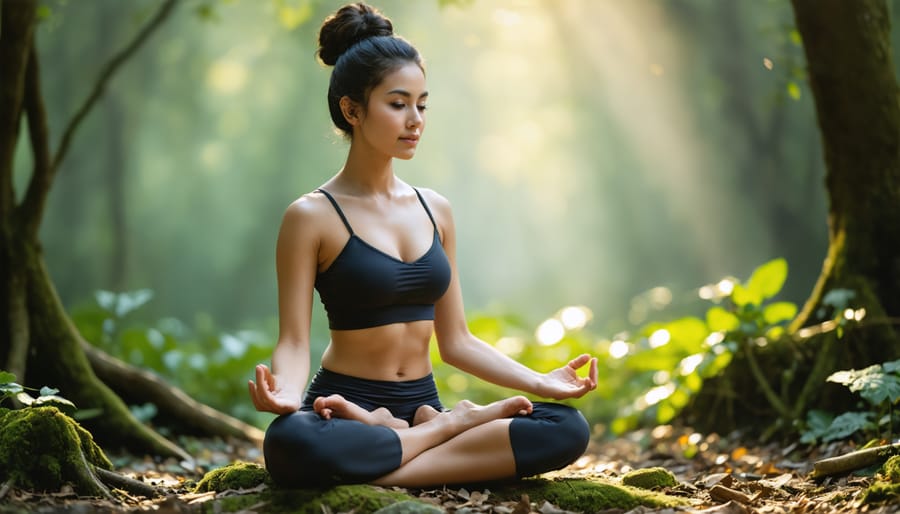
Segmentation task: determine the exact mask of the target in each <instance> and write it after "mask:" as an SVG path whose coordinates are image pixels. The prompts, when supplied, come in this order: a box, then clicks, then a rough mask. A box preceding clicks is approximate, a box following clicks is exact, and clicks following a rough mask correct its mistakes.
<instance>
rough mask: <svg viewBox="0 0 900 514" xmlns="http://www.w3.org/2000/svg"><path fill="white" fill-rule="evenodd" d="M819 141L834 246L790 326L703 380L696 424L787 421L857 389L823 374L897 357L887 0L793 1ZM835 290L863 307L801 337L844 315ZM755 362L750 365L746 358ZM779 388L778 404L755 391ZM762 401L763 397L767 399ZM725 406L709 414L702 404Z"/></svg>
mask: <svg viewBox="0 0 900 514" xmlns="http://www.w3.org/2000/svg"><path fill="white" fill-rule="evenodd" d="M792 3H793V7H794V14H795V18H796V23H797V28H798V29H799V31H800V34H801V36H802V38H803V46H804V50H805V52H806V59H807V64H808V75H809V83H810V86H811V88H812V92H813V96H814V99H815V105H816V113H817V118H818V123H819V128H820V131H821V134H822V146H823V149H824V152H825V164H826V174H825V186H826V189H827V192H828V197H829V200H830V204H829V214H828V226H829V248H828V254H827V256H826V258H825V262H824V264H823V267H822V272H821V274H820V276H819V279H818V281H817V283H816V285H815V287H814V289H813V291H812V293H811V295H810V297H809V299H808V300H807V301H806V304H805V305H804V307H803V308H802V309H801V311H800V313H799V314H798V316H797V318H796V319H795V320H794V321H793V322H792V323H791V325H790V326H789V327H788V333H789V334H791V335H792V336H793V337H791V338H785V340H783V341H780V342H778V343H776V344H770V345H768V346H767V347H765V348H759V347H755V346H754V345H752V344H747V345H745V346H744V348H742V350H741V351H740V352H739V353H738V354H737V355H736V358H735V360H734V361H733V363H732V364H731V365H730V366H729V367H728V368H727V370H726V371H725V373H724V374H723V375H722V376H720V377H717V378H716V379H714V380H709V381H707V382H706V383H705V384H704V387H703V389H702V391H701V392H700V394H699V395H698V396H697V397H696V398H695V400H694V402H693V403H692V405H691V406H690V408H689V409H687V410H686V411H685V416H686V418H687V420H688V422H690V423H692V424H693V425H694V426H696V427H697V428H699V429H701V430H719V431H723V430H730V429H733V428H736V427H754V426H759V424H760V423H765V422H767V421H768V422H771V420H772V419H773V418H776V419H778V420H779V421H780V422H781V423H782V428H790V425H791V424H792V423H793V422H794V421H796V420H797V419H798V418H802V416H803V414H804V413H805V412H806V411H807V410H808V409H810V408H814V407H815V408H823V409H826V410H830V411H832V412H840V411H843V410H850V409H852V408H853V405H852V403H851V402H852V401H855V398H854V397H853V396H851V395H850V394H849V392H848V391H847V390H846V388H844V387H843V386H839V385H835V384H829V383H826V382H825V379H826V378H827V377H828V375H829V374H831V373H832V372H834V371H837V370H840V369H848V368H861V367H865V366H868V365H871V364H875V363H880V362H884V361H888V360H892V359H896V358H898V356H900V342H898V338H897V334H896V332H895V330H894V328H893V325H894V324H896V323H897V319H898V318H900V295H898V294H897V291H898V290H900V250H898V245H897V242H900V104H898V96H897V93H898V89H897V81H896V77H895V72H894V67H893V61H892V56H891V46H890V45H891V43H890V18H889V16H888V9H887V5H886V4H885V2H884V0H854V1H853V2H847V1H845V0H792ZM835 289H849V290H852V291H853V292H854V297H853V299H852V301H851V304H850V307H852V308H853V309H865V313H866V315H865V318H864V319H863V320H862V322H861V323H859V324H858V325H857V326H852V325H851V326H849V327H848V328H847V330H845V331H844V332H843V336H842V337H841V338H840V339H838V333H837V332H833V331H832V332H827V333H820V334H817V335H815V336H813V337H811V338H805V337H803V335H804V331H803V330H802V328H803V327H806V326H809V325H812V324H817V323H819V322H821V321H824V320H826V319H830V318H834V317H835V316H839V315H840V313H835V312H832V311H833V309H831V308H829V307H828V306H826V305H824V304H823V298H824V296H825V295H826V294H827V293H828V292H829V291H832V290H835ZM754 367H755V368H756V370H757V375H756V376H754V374H753V369H754ZM767 388H768V390H769V391H770V392H776V394H780V398H781V400H782V401H783V403H784V408H783V409H781V411H780V412H779V409H777V408H775V407H773V404H772V402H766V401H764V400H761V398H764V394H765V389H767ZM767 403H768V405H767ZM710 412H716V413H724V414H725V415H718V416H714V417H712V418H711V417H710V416H709V414H708V413H710Z"/></svg>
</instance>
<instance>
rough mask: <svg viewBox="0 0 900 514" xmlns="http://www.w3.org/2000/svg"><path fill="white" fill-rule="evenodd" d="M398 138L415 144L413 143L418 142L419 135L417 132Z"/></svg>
mask: <svg viewBox="0 0 900 514" xmlns="http://www.w3.org/2000/svg"><path fill="white" fill-rule="evenodd" d="M400 140H401V141H405V142H407V143H411V144H415V143H418V142H419V135H418V134H410V135H408V136H402V137H401V138H400Z"/></svg>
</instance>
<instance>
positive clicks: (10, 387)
mask: <svg viewBox="0 0 900 514" xmlns="http://www.w3.org/2000/svg"><path fill="white" fill-rule="evenodd" d="M24 390H25V388H24V387H22V386H20V385H19V384H17V383H15V382H6V383H5V384H0V393H3V394H4V395H10V396H12V395H15V394H19V393H21V392H22V391H24Z"/></svg>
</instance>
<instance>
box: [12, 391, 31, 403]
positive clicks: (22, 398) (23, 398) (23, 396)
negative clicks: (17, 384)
mask: <svg viewBox="0 0 900 514" xmlns="http://www.w3.org/2000/svg"><path fill="white" fill-rule="evenodd" d="M16 400H19V403H21V404H22V405H31V404H32V403H34V398H33V397H32V396H31V395H30V394H28V393H26V392H24V391H22V392H21V393H18V394H16Z"/></svg>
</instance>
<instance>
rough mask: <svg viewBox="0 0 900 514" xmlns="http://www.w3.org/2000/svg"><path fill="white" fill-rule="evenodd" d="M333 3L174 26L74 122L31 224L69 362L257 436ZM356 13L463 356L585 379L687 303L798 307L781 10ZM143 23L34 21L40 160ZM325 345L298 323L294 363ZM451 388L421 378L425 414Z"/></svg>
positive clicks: (820, 210)
mask: <svg viewBox="0 0 900 514" xmlns="http://www.w3.org/2000/svg"><path fill="white" fill-rule="evenodd" d="M342 3H343V2H338V1H330V0H328V1H325V0H318V1H316V0H271V1H250V0H243V1H238V0H233V1H225V2H202V1H195V2H185V3H184V4H183V5H181V6H180V7H179V9H178V10H177V12H176V13H175V14H174V15H173V16H172V18H171V19H170V20H169V21H168V22H167V23H166V24H165V25H164V26H163V27H162V28H161V29H160V30H159V32H158V33H156V34H154V36H153V38H152V39H151V41H150V42H149V44H148V45H147V46H146V48H143V49H141V51H140V52H139V53H138V54H137V55H136V56H135V57H133V59H132V60H131V61H129V63H128V64H127V65H126V66H125V67H124V68H123V69H122V70H121V72H120V73H119V74H118V75H117V76H116V78H115V79H114V81H113V82H112V83H111V86H110V88H109V89H108V90H107V91H106V92H105V96H104V97H103V99H102V101H101V103H100V104H99V105H98V106H97V108H96V109H95V110H94V111H93V112H92V113H91V115H90V117H89V118H88V119H87V120H86V122H85V124H84V126H83V127H82V129H81V131H80V132H79V134H78V135H77V137H76V140H75V142H74V145H73V147H72V150H71V153H70V154H69V156H68V158H67V160H66V162H65V163H64V164H63V169H62V171H61V173H60V176H59V179H58V181H57V182H56V184H55V186H54V191H53V192H52V194H51V196H50V204H49V206H48V211H47V215H46V219H45V222H44V224H43V227H42V233H41V239H42V241H43V243H44V247H45V252H46V260H47V263H48V266H49V270H50V273H51V275H52V278H53V281H54V283H55V284H56V286H57V288H58V290H59V293H60V296H61V298H62V300H63V302H64V304H65V305H66V307H67V309H68V310H69V311H70V312H71V313H72V315H73V317H74V319H75V321H76V323H77V324H78V326H79V328H80V329H81V330H82V333H83V334H84V335H85V337H86V338H87V339H88V340H90V341H91V342H92V343H95V344H98V345H100V346H103V347H104V348H106V349H108V350H110V351H112V352H114V353H116V354H118V355H120V356H122V357H123V358H124V359H125V360H128V361H129V362H132V363H134V364H137V365H142V366H147V367H150V368H153V369H156V370H157V371H158V372H160V373H162V374H164V375H166V376H169V378H171V379H173V380H175V381H177V382H180V385H181V386H182V387H185V389H186V390H187V391H188V392H190V393H191V394H193V395H195V396H198V397H200V399H202V400H206V401H210V403H213V404H218V405H217V406H218V407H220V408H227V410H229V411H230V412H232V413H233V414H236V415H238V416H240V417H243V418H245V419H251V420H254V421H255V422H257V423H258V424H263V423H264V422H265V420H266V419H268V418H266V416H265V415H255V414H254V413H253V412H252V406H251V405H250V402H249V401H248V399H247V398H246V392H245V384H246V379H248V378H251V376H252V367H253V365H254V364H255V363H256V362H264V361H267V360H268V358H269V354H270V352H271V349H272V346H273V345H274V341H275V337H276V331H275V327H276V315H277V305H276V284H275V274H274V247H275V238H276V235H277V230H278V226H279V223H280V220H281V215H282V213H283V211H284V209H285V208H286V207H287V205H288V204H289V203H290V202H291V201H293V200H294V199H295V198H297V197H298V196H300V195H301V194H303V193H305V192H308V191H310V190H312V189H314V188H316V187H317V186H318V185H320V184H321V183H323V182H324V181H325V180H327V178H328V177H330V176H331V175H332V174H333V173H335V172H336V171H337V170H338V169H339V168H340V166H341V165H342V163H343V159H344V157H345V154H346V148H347V147H346V144H345V143H344V142H343V141H342V140H341V139H340V137H339V136H337V135H335V134H334V132H333V131H332V127H331V123H330V120H329V117H328V112H327V106H326V103H325V93H326V91H327V84H328V77H329V69H328V68H325V67H324V66H321V65H320V64H318V63H317V61H316V60H315V57H314V53H315V50H316V34H317V30H318V27H319V24H320V22H321V20H322V19H323V18H324V17H325V16H326V15H327V14H329V13H330V12H333V11H334V10H335V9H336V8H337V7H338V6H339V5H341V4H342ZM372 3H373V5H376V6H377V7H378V8H380V9H381V10H382V11H383V12H384V13H385V14H386V15H388V16H389V17H390V18H391V19H392V20H393V22H394V25H395V30H396V32H397V33H399V34H400V35H402V36H404V37H406V38H407V39H410V40H411V41H412V42H413V43H414V44H415V45H416V46H417V47H418V48H419V50H420V51H421V52H422V53H423V54H424V56H425V59H426V66H427V76H428V87H429V91H430V97H429V111H428V126H427V130H426V132H425V137H424V138H423V143H422V145H421V146H420V148H419V152H418V153H417V155H416V157H415V159H413V160H412V161H409V162H398V163H397V171H398V174H399V175H400V176H401V177H402V178H403V179H404V180H406V181H408V182H410V183H412V184H414V185H419V186H423V187H430V188H433V189H435V190H437V191H439V192H441V193H442V194H443V195H445V196H446V197H447V198H449V199H450V201H451V202H452V203H453V205H454V211H455V216H456V225H457V232H458V239H459V241H458V248H459V250H458V251H459V256H458V262H459V267H460V275H461V280H462V285H463V293H464V299H465V302H466V308H467V311H469V313H470V315H471V319H472V323H473V330H475V331H476V332H477V333H479V334H481V335H482V336H483V337H485V339H487V340H489V341H490V342H492V343H498V344H501V345H505V348H506V349H507V350H509V351H510V352H511V353H516V354H517V356H520V357H522V358H523V359H524V358H531V359H534V360H537V361H540V362H539V363H538V365H539V366H540V365H541V362H544V361H546V366H548V367H549V366H550V365H551V364H552V365H556V363H557V362H558V361H564V360H565V359H566V357H567V356H569V354H570V351H571V350H572V349H573V348H576V347H577V348H584V349H587V350H589V351H594V352H595V353H598V354H599V355H601V357H603V358H604V359H607V358H608V357H609V356H610V351H609V349H610V344H609V343H610V341H612V340H614V339H616V334H620V333H623V332H627V331H631V330H636V329H637V327H640V326H642V325H644V324H646V323H648V322H651V321H653V320H670V319H676V318H677V317H679V316H683V315H688V314H695V315H702V313H703V312H704V311H705V310H706V308H707V307H708V303H704V300H702V299H701V297H700V294H699V293H700V292H701V291H702V290H701V287H702V286H704V285H708V284H715V283H718V282H719V281H720V280H721V279H722V278H723V277H727V276H734V277H740V278H741V279H744V278H746V277H748V276H749V275H750V274H751V272H752V271H753V270H754V269H755V268H756V267H757V266H759V265H760V264H762V263H764V262H768V261H771V260H772V259H774V258H778V257H783V258H784V259H785V260H786V261H787V263H788V265H789V270H790V271H789V274H788V277H787V281H786V282H785V284H784V288H783V289H782V290H781V293H780V295H779V298H780V299H782V300H785V301H788V302H793V303H797V304H799V303H802V302H803V300H804V299H805V298H806V297H807V296H808V294H809V292H810V290H811V288H812V286H813V283H814V282H815V279H816V277H817V276H818V273H819V271H820V269H821V263H822V260H823V258H824V255H825V250H826V248H827V229H826V212H827V206H826V203H825V202H826V195H825V190H824V187H823V177H824V164H823V159H822V151H821V144H820V139H819V133H818V128H817V126H816V122H815V113H814V108H813V102H812V97H811V95H810V93H809V90H808V87H807V85H806V81H805V76H804V71H803V68H804V65H805V64H804V58H803V51H802V48H801V43H800V40H799V37H798V36H797V34H796V31H795V30H794V27H793V14H792V11H791V6H790V4H789V2H788V1H787V0H764V1H753V2H738V1H729V2H724V1H722V2H708V1H702V0H666V1H656V0H653V1H651V0H639V1H635V0H631V1H628V2H621V1H613V0H604V1H595V0H565V1H558V2H557V1H550V0H543V1H539V0H471V1H467V0H456V1H445V0H419V1H415V2H410V1H397V0H381V1H379V2H372ZM156 5H157V2H155V1H151V0H137V1H130V2H121V1H117V0H96V1H92V2H67V1H52V2H48V3H47V6H48V7H49V9H48V15H47V17H46V18H45V19H44V20H43V22H42V23H41V25H40V26H39V29H38V30H39V33H38V37H37V41H38V45H39V50H40V53H41V55H42V57H43V61H42V66H43V70H42V72H43V76H44V93H45V98H46V101H47V103H48V113H49V116H50V120H49V121H50V126H51V131H54V132H53V134H54V135H55V136H56V137H57V138H58V137H59V127H60V126H61V125H62V124H63V123H64V122H65V121H66V120H67V119H69V118H70V117H71V115H72V112H73V110H74V109H75V108H76V107H77V105H78V104H79V102H80V101H81V100H82V99H83V98H84V97H85V96H86V95H87V94H88V89H89V88H90V87H91V85H92V84H93V81H94V77H96V75H97V74H98V72H99V70H100V67H101V66H102V65H103V63H105V62H106V61H107V60H108V59H109V57H110V55H111V54H112V53H113V52H114V51H116V49H118V48H120V47H121V46H122V44H123V43H124V42H125V41H127V40H128V38H130V37H131V36H132V34H133V33H134V32H135V31H136V30H137V28H138V27H139V26H140V24H141V22H142V21H143V20H145V19H146V17H147V16H149V15H150V14H151V13H152V11H153V10H154V8H155V6H156ZM895 21H896V16H895ZM895 46H896V44H895ZM894 54H895V56H896V55H898V54H900V52H897V51H896V50H895V53H894ZM23 134H24V133H23ZM23 137H24V135H23ZM26 148H27V145H26V144H20V145H19V152H20V155H18V156H17V159H18V163H17V167H16V169H18V170H20V171H22V175H23V176H22V182H24V180H25V178H26V177H25V176H24V175H25V170H28V169H29V166H28V164H27V163H28V159H29V158H30V157H29V155H28V154H27V150H26ZM22 186H23V184H18V183H17V187H20V188H21V187H22ZM120 293H121V294H120ZM566 306H579V308H578V309H576V310H571V309H570V310H569V311H568V312H569V314H572V315H574V316H575V317H576V318H578V317H579V316H581V317H582V318H583V319H581V320H578V319H576V320H575V321H572V322H571V323H568V322H567V324H566V326H567V327H569V328H571V329H573V330H575V331H577V334H575V335H572V336H571V337H573V338H574V339H575V340H576V341H577V342H576V343H573V345H570V346H565V345H563V346H560V347H559V348H560V349H561V351H558V352H554V351H551V350H552V349H551V346H552V343H554V342H556V341H560V339H559V338H555V337H553V335H552V334H551V335H550V336H547V335H546V333H544V334H543V335H542V334H541V333H535V330H536V329H537V328H538V327H539V326H540V327H542V329H543V330H545V331H546V330H551V331H552V329H553V326H547V325H546V324H543V325H542V323H543V322H544V321H545V320H547V319H549V318H552V317H554V316H556V317H559V316H558V314H560V313H561V312H562V311H561V309H563V308H564V307H566ZM579 313H580V314H579ZM560 319H562V318H561V317H560ZM563 321H565V320H563ZM584 322H587V323H588V324H587V326H585V327H584V328H582V325H583V324H584ZM516 334H519V335H518V336H517V335H516ZM548 337H549V339H548ZM559 337H563V336H562V335H560V336H559ZM327 338H328V334H327V324H326V320H325V317H324V312H323V311H322V309H321V306H320V304H318V303H317V304H316V307H315V310H314V323H313V345H314V349H313V360H314V365H315V364H316V362H315V361H316V360H317V359H318V355H319V354H320V353H321V349H322V348H323V347H324V345H325V344H326V343H327ZM541 341H543V342H544V344H546V345H547V346H543V345H539V344H537V346H535V347H534V348H533V349H532V350H529V349H527V348H524V349H523V345H526V346H527V345H530V344H532V343H539V342H541ZM532 346H534V345H532ZM612 353H615V352H612ZM680 358H681V357H679V359H680ZM532 364H533V363H532ZM605 373H606V374H610V373H611V368H610V369H607V370H606V372H605ZM454 380H455V382H454ZM191 384H193V385H191ZM469 386H470V385H469V384H467V383H465V382H462V383H460V382H459V377H458V376H456V377H449V376H446V377H444V376H442V381H441V387H442V393H444V392H447V393H448V394H452V393H454V392H455V393H458V394H460V395H462V396H466V394H465V393H466V392H467V391H469V390H470V387H469ZM614 390H615V389H614V388H613V387H611V386H610V387H608V388H607V393H606V396H609V395H612V394H613V392H612V391H614ZM469 396H471V395H469ZM602 397H603V391H602V390H601V398H602ZM594 401H602V400H597V399H595V400H594ZM601 410H602V409H601ZM608 414H609V413H605V412H604V413H602V415H601V414H597V417H603V416H605V415H608ZM149 415H152V413H151V414H148V416H149Z"/></svg>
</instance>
